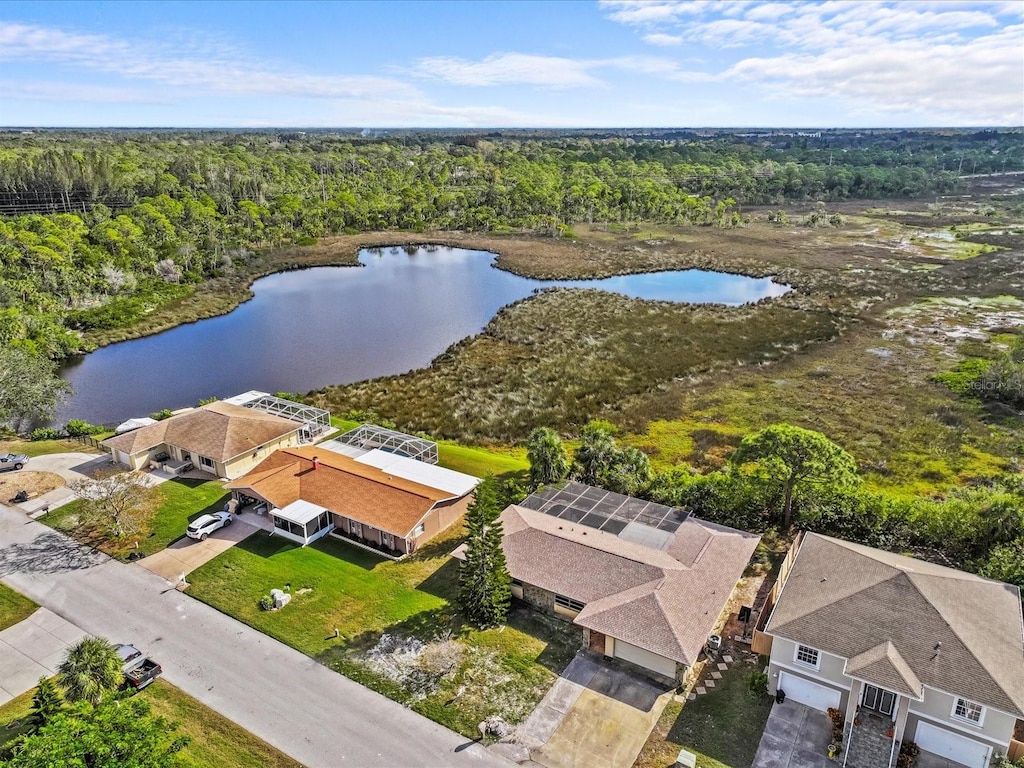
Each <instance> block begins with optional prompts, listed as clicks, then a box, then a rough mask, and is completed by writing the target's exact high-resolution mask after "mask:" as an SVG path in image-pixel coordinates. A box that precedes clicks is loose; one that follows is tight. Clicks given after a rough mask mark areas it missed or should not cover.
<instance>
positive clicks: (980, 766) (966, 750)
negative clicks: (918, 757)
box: [914, 723, 991, 768]
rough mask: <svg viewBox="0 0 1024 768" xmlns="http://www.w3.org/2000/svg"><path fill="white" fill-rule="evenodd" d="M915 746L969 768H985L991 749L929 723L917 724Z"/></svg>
mask: <svg viewBox="0 0 1024 768" xmlns="http://www.w3.org/2000/svg"><path fill="white" fill-rule="evenodd" d="M914 741H916V742H917V746H919V747H920V748H921V749H923V750H924V751H925V752H931V753H932V754H934V755H939V756H940V757H944V758H946V759H947V760H954V761H956V762H958V763H963V764H964V765H966V766H970V768H987V766H988V755H989V752H990V751H991V747H989V746H988V745H986V744H982V743H981V742H978V741H975V740H974V739H969V738H967V737H966V736H960V735H959V734H956V733H953V732H952V731H947V730H946V729H945V728H939V727H937V726H934V725H931V724H929V723H918V724H917V735H916V736H915V737H914Z"/></svg>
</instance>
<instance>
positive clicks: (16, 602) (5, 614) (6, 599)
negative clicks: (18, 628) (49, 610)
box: [0, 584, 39, 630]
mask: <svg viewBox="0 0 1024 768" xmlns="http://www.w3.org/2000/svg"><path fill="white" fill-rule="evenodd" d="M38 607H39V606H38V605H36V604H35V603H34V602H32V601H31V600H29V599H28V598H27V597H25V596H24V595H22V594H21V593H20V592H15V591H14V590H13V589H11V588H10V587H5V586H4V585H3V584H0V630H2V629H7V628H8V627H13V626H14V625H15V624H17V623H18V622H19V621H23V620H24V619H27V618H28V617H29V616H31V615H32V614H33V613H34V612H35V610H36V608H38Z"/></svg>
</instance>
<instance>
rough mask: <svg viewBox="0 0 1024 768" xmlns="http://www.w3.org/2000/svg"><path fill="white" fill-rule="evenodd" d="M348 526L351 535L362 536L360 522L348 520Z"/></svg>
mask: <svg viewBox="0 0 1024 768" xmlns="http://www.w3.org/2000/svg"><path fill="white" fill-rule="evenodd" d="M348 528H349V530H350V531H352V535H353V536H362V535H363V524H362V523H357V522H356V521H355V520H349V522H348Z"/></svg>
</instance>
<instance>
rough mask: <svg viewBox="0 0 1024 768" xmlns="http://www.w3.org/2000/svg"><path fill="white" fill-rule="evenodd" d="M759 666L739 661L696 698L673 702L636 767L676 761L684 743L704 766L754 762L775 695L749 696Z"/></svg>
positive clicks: (730, 767)
mask: <svg viewBox="0 0 1024 768" xmlns="http://www.w3.org/2000/svg"><path fill="white" fill-rule="evenodd" d="M756 668H757V667H752V666H749V665H747V664H736V665H734V666H732V667H730V668H729V669H728V670H727V671H725V672H723V673H722V679H721V680H717V681H716V687H715V688H712V689H708V692H707V693H706V694H704V695H703V696H698V697H697V699H696V700H695V701H688V702H686V704H677V703H676V702H674V701H673V702H670V703H669V705H668V706H667V707H666V708H665V711H664V712H663V713H662V715H661V718H660V719H659V721H658V724H657V725H656V726H655V728H654V732H653V733H651V735H650V737H649V738H648V739H647V744H645V745H644V748H643V751H642V752H641V753H640V757H639V758H638V759H637V762H636V764H635V768H662V766H665V765H671V764H672V763H673V762H674V761H675V758H676V755H678V754H679V750H680V749H682V748H684V747H685V748H686V749H688V750H690V751H691V752H693V753H695V754H696V755H697V766H698V768H750V765H751V763H752V762H753V760H754V754H755V753H756V752H757V745H758V742H760V740H761V733H762V732H763V731H764V725H765V723H766V722H767V721H768V714H769V713H770V712H771V709H772V699H771V698H770V697H768V696H765V697H763V698H761V699H758V700H756V701H754V700H751V699H750V698H749V697H748V696H747V686H746V676H747V674H748V673H749V672H750V670H752V669H756Z"/></svg>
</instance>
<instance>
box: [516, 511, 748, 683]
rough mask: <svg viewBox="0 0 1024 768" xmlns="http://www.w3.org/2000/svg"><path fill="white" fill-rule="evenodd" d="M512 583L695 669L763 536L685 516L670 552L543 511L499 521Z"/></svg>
mask: <svg viewBox="0 0 1024 768" xmlns="http://www.w3.org/2000/svg"><path fill="white" fill-rule="evenodd" d="M500 519H501V521H502V527H503V529H504V533H505V536H504V539H503V548H504V550H505V558H506V561H507V563H508V569H509V573H510V574H511V575H512V577H513V578H515V579H518V580H520V581H522V582H525V583H527V584H533V585H535V586H537V587H540V588H542V589H546V590H549V591H551V592H555V593H557V594H561V595H564V596H566V597H570V598H572V599H574V600H579V601H580V602H583V603H585V604H586V605H585V607H584V608H583V610H582V611H581V612H580V614H579V615H578V616H577V617H576V619H575V622H574V623H576V624H578V625H579V626H582V627H586V628H588V629H592V630H595V631H598V632H603V633H605V634H607V635H611V636H612V637H615V638H616V639H619V640H622V641H625V642H627V643H631V644H633V645H637V646H639V647H641V648H644V649H645V650H648V651H651V652H652V653H657V654H660V655H662V656H666V657H668V658H670V659H674V660H676V661H679V662H682V663H683V664H686V665H692V664H693V663H694V661H696V659H697V656H698V654H699V653H700V650H701V648H702V647H703V646H704V643H705V642H706V640H707V636H708V635H709V634H710V633H711V632H712V630H713V629H714V626H715V623H716V621H717V619H718V616H719V614H720V613H721V611H722V609H723V608H724V607H725V604H726V602H727V601H728V599H729V596H730V595H731V593H732V590H733V588H734V587H735V586H736V582H737V581H739V579H740V578H741V577H742V575H743V570H744V569H745V568H746V566H747V563H748V562H749V560H750V556H751V555H752V554H753V552H754V548H755V547H756V546H757V542H758V540H759V537H758V536H755V535H753V534H749V533H744V532H742V531H737V530H733V529H731V528H725V527H723V526H717V525H713V524H711V523H706V522H704V521H702V520H698V519H696V518H694V517H690V518H688V519H687V520H686V521H685V522H684V523H683V524H682V525H681V526H680V527H679V529H678V531H677V532H676V533H675V536H674V538H673V540H672V542H671V543H670V544H669V546H668V548H667V550H664V551H663V550H659V549H654V548H652V547H646V546H643V545H641V544H637V543H635V542H631V541H626V540H625V539H621V538H619V537H618V536H615V535H614V534H611V533H607V532H604V531H599V530H596V529H593V528H587V527H586V526H581V525H574V524H572V523H568V522H566V521H565V520H562V519H559V518H554V517H552V516H550V515H547V514H544V513H542V512H536V511H534V510H532V509H527V508H525V507H519V506H510V507H508V508H507V509H505V511H504V512H502V514H501V518H500Z"/></svg>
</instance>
